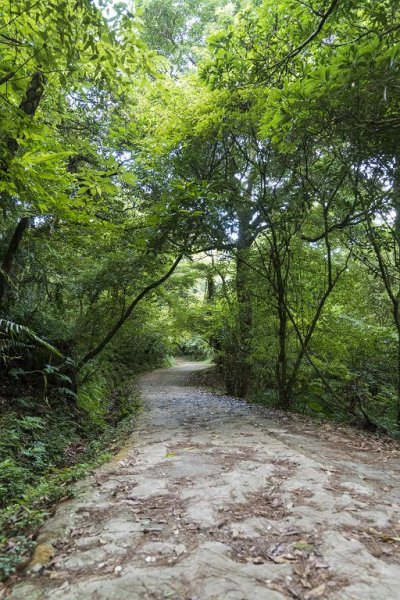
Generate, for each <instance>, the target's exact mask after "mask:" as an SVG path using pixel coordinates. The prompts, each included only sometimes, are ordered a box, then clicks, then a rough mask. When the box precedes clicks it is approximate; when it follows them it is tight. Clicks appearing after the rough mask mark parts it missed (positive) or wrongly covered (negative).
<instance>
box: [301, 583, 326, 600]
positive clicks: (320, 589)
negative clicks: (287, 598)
mask: <svg viewBox="0 0 400 600" xmlns="http://www.w3.org/2000/svg"><path fill="white" fill-rule="evenodd" d="M325 591H326V583H321V584H320V585H318V586H317V587H315V588H314V589H312V590H310V591H309V592H307V593H306V594H305V595H304V600H310V599H311V598H320V597H321V596H323V595H324V594H325Z"/></svg>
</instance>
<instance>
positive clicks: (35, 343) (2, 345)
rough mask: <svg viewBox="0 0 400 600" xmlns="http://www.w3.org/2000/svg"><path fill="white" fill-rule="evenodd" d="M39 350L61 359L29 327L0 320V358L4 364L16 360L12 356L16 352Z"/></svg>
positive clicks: (47, 343) (57, 352)
mask: <svg viewBox="0 0 400 600" xmlns="http://www.w3.org/2000/svg"><path fill="white" fill-rule="evenodd" d="M39 349H40V350H45V351H46V352H47V353H48V354H51V355H53V356H57V357H58V358H62V354H61V352H60V351H59V350H57V348H55V347H54V346H52V345H51V344H49V342H46V340H44V339H42V338H41V337H39V336H38V335H37V334H36V333H35V332H34V331H32V330H31V329H29V327H26V326H25V325H20V324H19V323H14V322H13V321H8V320H7V319H0V358H1V359H2V360H3V361H4V362H8V361H10V360H11V359H12V358H16V357H15V356H12V354H15V353H16V352H20V353H21V352H24V351H25V352H27V351H28V352H29V351H31V350H39Z"/></svg>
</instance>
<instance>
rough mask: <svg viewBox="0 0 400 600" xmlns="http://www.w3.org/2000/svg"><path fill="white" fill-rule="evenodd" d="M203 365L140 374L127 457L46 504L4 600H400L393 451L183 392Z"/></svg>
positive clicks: (343, 432) (193, 390)
mask: <svg viewBox="0 0 400 600" xmlns="http://www.w3.org/2000/svg"><path fill="white" fill-rule="evenodd" d="M204 367H205V365H204V364H202V363H191V362H183V361H181V362H179V363H178V364H177V365H176V366H174V367H173V368H171V369H160V370H157V371H154V372H152V373H149V374H146V375H144V376H142V377H141V379H140V388H141V392H142V396H143V400H144V410H143V411H142V413H141V414H140V416H139V419H138V424H137V426H136V427H135V431H134V433H133V435H132V437H131V439H130V441H129V443H128V444H127V447H126V450H125V451H124V452H123V453H121V454H120V455H119V456H117V457H116V458H115V459H114V460H113V461H111V462H110V463H108V464H107V465H105V466H103V467H102V468H100V469H98V470H97V471H96V474H95V475H94V476H93V477H91V478H88V479H86V480H85V481H84V482H81V483H80V484H79V485H78V489H79V493H78V495H77V497H76V498H74V499H72V500H70V501H67V502H64V503H61V504H60V505H59V507H58V509H57V511H56V514H55V516H54V517H53V518H51V519H49V521H48V522H47V523H46V525H45V527H44V528H43V529H42V532H41V535H40V538H39V542H41V544H43V546H39V549H40V548H42V549H43V551H44V554H46V549H47V550H48V548H49V546H48V544H51V545H52V546H53V548H54V549H55V557H54V558H53V560H52V564H50V565H49V566H48V567H47V568H46V569H44V570H43V569H40V566H37V567H36V569H35V568H33V570H34V571H36V573H33V574H26V575H25V577H23V578H22V579H21V580H20V581H19V582H18V583H17V584H16V585H15V586H14V588H13V589H12V590H11V592H10V594H9V595H8V596H7V598H12V599H13V600H15V599H18V600H45V599H46V600H47V599H48V600H50V599H51V600H59V599H60V600H61V599H62V600H78V599H79V600H85V599H91V600H164V599H170V600H282V599H284V598H285V599H286V598H298V599H300V600H312V599H314V598H329V599H335V600H353V599H354V600H358V599H360V600H361V599H362V600H377V599H378V598H379V600H397V599H400V552H399V548H400V544H399V541H398V540H400V528H399V519H400V512H399V511H400V506H399V501H400V499H399V490H400V485H399V483H400V468H399V463H398V456H399V453H398V451H397V450H396V449H395V447H394V446H392V445H391V444H390V443H389V442H387V443H382V442H380V441H379V440H377V439H376V438H373V437H369V436H366V435H362V434H360V433H358V432H352V431H351V430H350V429H343V428H342V429H338V428H335V426H333V425H329V424H326V425H321V424H317V423H312V422H310V421H309V420H307V419H304V418H302V417H298V418H297V417H294V416H285V415H284V414H283V413H280V412H279V411H272V410H268V409H264V408H261V407H259V406H255V405H251V404H247V403H245V402H243V401H240V400H236V399H233V398H229V397H226V396H223V397H221V396H217V395H214V394H213V393H211V392H209V391H207V390H205V389H198V388H197V387H193V384H191V383H190V380H191V375H192V373H193V371H195V370H198V369H201V368H204ZM396 459H397V460H396ZM38 560H40V556H39V559H38Z"/></svg>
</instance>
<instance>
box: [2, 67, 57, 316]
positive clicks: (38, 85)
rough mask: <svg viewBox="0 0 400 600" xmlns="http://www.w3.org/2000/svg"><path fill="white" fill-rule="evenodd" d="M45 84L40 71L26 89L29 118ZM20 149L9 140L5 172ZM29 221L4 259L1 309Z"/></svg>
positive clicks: (21, 224) (19, 227) (22, 225)
mask: <svg viewBox="0 0 400 600" xmlns="http://www.w3.org/2000/svg"><path fill="white" fill-rule="evenodd" d="M45 84H46V77H45V76H44V75H43V73H40V71H36V72H35V73H34V74H33V75H32V78H31V80H30V82H29V85H28V87H27V89H26V92H25V96H24V98H23V99H22V101H21V103H20V105H19V108H20V110H22V111H23V112H24V113H25V114H26V115H27V116H28V117H33V116H34V115H35V113H36V111H37V108H38V106H39V103H40V100H41V98H42V96H43V92H44V86H45ZM18 147H19V146H18V142H17V140H16V139H13V138H10V139H9V140H7V148H8V150H9V157H8V161H7V159H6V161H5V163H4V164H3V165H2V169H3V170H4V171H7V170H8V166H9V163H10V161H11V160H12V158H13V156H15V154H16V153H17V151H18ZM29 221H30V219H29V217H26V216H25V217H22V218H21V219H20V220H19V222H18V225H17V227H16V229H15V231H14V234H13V236H12V238H11V242H10V244H9V246H8V249H7V252H6V254H5V256H4V258H3V262H2V265H1V272H0V308H1V307H2V305H3V302H4V297H5V294H6V291H7V287H8V282H9V279H10V274H11V269H12V266H13V262H14V258H15V256H16V254H17V252H18V249H19V247H20V245H21V242H22V238H23V236H24V233H25V231H26V230H27V229H28V227H29Z"/></svg>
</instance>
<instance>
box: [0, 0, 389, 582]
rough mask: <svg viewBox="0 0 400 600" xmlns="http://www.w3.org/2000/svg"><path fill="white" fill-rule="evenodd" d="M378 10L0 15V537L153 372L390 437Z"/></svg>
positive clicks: (61, 8) (71, 6)
mask: <svg viewBox="0 0 400 600" xmlns="http://www.w3.org/2000/svg"><path fill="white" fill-rule="evenodd" d="M399 4H400V3H399V2H398V0H391V1H390V2H389V1H387V0H379V1H376V0H346V2H344V1H343V0H318V1H316V0H309V1H308V2H304V1H303V0H279V2H272V1H271V0H258V1H256V0H254V1H253V2H246V1H244V0H243V1H239V0H236V1H235V2H225V1H224V0H200V1H197V2H193V1H192V0H168V1H165V2H158V1H155V0H141V1H140V2H139V1H138V2H137V3H135V6H133V5H131V3H130V2H128V1H127V2H118V3H110V2H105V1H104V2H103V1H98V2H94V1H92V0H51V1H49V2H47V3H46V6H44V4H43V3H42V2H37V1H35V0H14V1H13V2H7V3H5V2H4V3H3V4H2V5H1V7H0V53H1V61H0V115H1V116H0V134H1V135H0V200H1V208H2V211H1V216H0V222H1V233H0V358H1V362H0V420H1V429H0V431H1V439H0V506H1V507H2V508H3V515H4V516H3V517H2V518H3V523H5V524H6V530H7V532H8V533H7V535H8V536H10V535H11V536H12V535H14V536H15V535H16V534H17V532H18V531H19V530H18V527H17V526H16V525H15V523H16V522H19V521H18V518H16V517H15V511H14V512H12V511H11V512H10V510H9V509H7V508H6V506H7V505H8V504H10V503H11V504H12V506H14V507H15V506H17V507H18V506H21V505H25V507H27V506H30V504H29V503H32V500H29V498H32V497H34V498H35V500H34V502H38V498H42V499H43V498H45V501H46V502H47V501H48V499H49V498H50V497H52V495H51V494H50V493H49V492H48V490H47V491H46V492H43V493H42V491H40V490H42V487H41V486H42V485H44V486H46V485H48V481H49V480H50V479H51V477H60V476H61V477H64V475H60V473H63V471H62V469H63V468H64V467H66V468H67V469H70V464H71V452H72V455H73V456H74V457H75V458H74V460H75V462H76V461H77V460H79V456H75V455H79V452H78V453H76V452H75V451H71V448H72V449H74V448H76V447H80V445H82V444H83V446H84V447H85V448H89V450H88V452H89V454H88V456H89V458H88V460H89V459H90V456H91V455H90V452H92V451H93V440H95V438H96V437H97V436H98V435H99V434H100V432H103V434H102V435H105V436H106V437H107V435H108V434H109V432H110V428H111V429H112V428H113V427H114V426H115V425H116V423H117V422H118V421H119V420H120V419H121V418H123V417H127V416H128V415H129V414H130V412H131V411H132V410H133V408H134V406H136V402H135V401H134V400H133V401H132V402H130V401H129V397H130V396H129V394H127V393H126V389H124V391H121V390H120V391H119V392H118V389H117V391H116V388H118V385H119V384H121V382H124V381H125V380H127V379H128V378H131V377H132V376H133V375H134V374H135V373H138V372H139V371H141V370H143V369H148V368H152V367H155V366H159V365H163V364H168V361H169V360H170V358H171V356H173V355H174V354H186V355H187V356H191V357H194V358H209V357H211V356H213V357H214V359H215V362H216V363H217V366H218V368H219V369H220V371H221V373H222V374H223V376H224V378H225V383H226V386H227V390H228V392H229V393H232V394H235V395H238V396H242V397H249V398H253V399H256V400H258V401H260V402H265V403H269V404H274V405H277V406H279V407H281V408H283V409H285V410H287V409H295V410H300V411H302V412H306V413H309V414H314V415H316V416H320V415H324V416H326V417H333V418H340V419H344V420H348V421H350V422H354V423H355V424H358V425H361V426H364V427H368V428H369V429H372V430H376V429H381V430H384V431H388V432H390V433H392V434H398V430H399V426H400V172H399V168H400V167H399V160H400V157H399V155H398V150H397V135H398V128H399V126H400V95H399V88H398V80H399V75H400V73H399V69H400V67H399V65H400V63H399V48H400V45H399V42H400V26H399V16H400V6H399ZM111 436H112V434H111ZM95 447H96V448H97V446H95ZM91 448H92V450H90V449H91ZM85 456H86V455H85ZM74 460H72V462H74ZM82 460H83V459H82ZM84 460H86V458H85V459H84ZM68 473H69V471H68ZM69 477H70V476H69V475H68V474H67V475H65V478H66V480H67V479H68V478H69ZM71 477H72V475H71ZM43 482H44V483H43ZM35 489H36V490H39V492H37V493H36V495H35V493H34V491H33V490H35ZM32 494H33V496H32ZM24 503H25V504H24ZM39 504H40V503H39ZM13 510H14V509H13ZM26 510H28V509H26ZM7 511H8V512H7ZM17 512H18V509H17ZM35 518H36V517H35ZM32 520H35V519H32ZM23 521H24V525H25V524H26V519H25V520H23ZM28 521H29V519H28ZM10 523H11V524H12V523H14V525H15V526H14V525H13V526H11V525H10ZM13 527H14V529H13ZM3 542H4V544H6V543H9V542H7V540H6V538H4V540H3ZM0 543H1V539H0ZM11 563H12V561H11ZM11 563H7V565H6V567H4V571H5V572H9V571H10V570H12V568H13V567H12V564H13V563H12V564H11ZM10 565H11V566H10Z"/></svg>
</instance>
